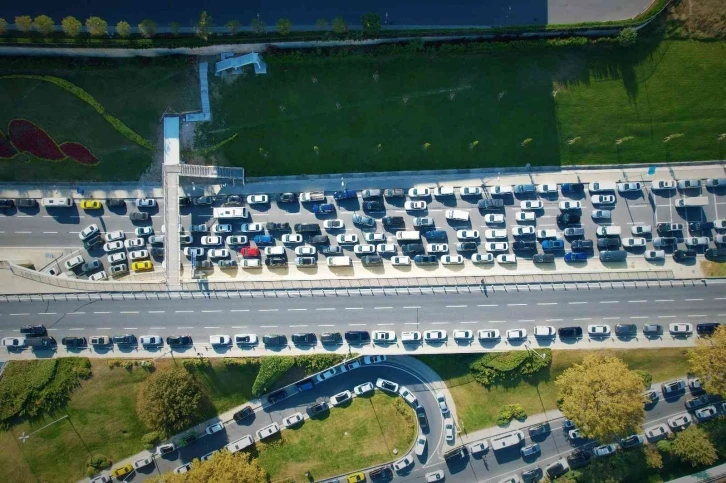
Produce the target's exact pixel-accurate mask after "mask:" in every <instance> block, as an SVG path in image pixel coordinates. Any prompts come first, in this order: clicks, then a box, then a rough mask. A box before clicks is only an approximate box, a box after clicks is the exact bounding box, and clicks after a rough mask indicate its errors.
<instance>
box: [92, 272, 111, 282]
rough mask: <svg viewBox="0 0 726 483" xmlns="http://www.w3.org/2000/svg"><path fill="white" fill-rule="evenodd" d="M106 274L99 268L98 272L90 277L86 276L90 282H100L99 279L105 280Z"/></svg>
mask: <svg viewBox="0 0 726 483" xmlns="http://www.w3.org/2000/svg"><path fill="white" fill-rule="evenodd" d="M107 278H108V276H107V275H106V272H105V271H104V270H101V271H100V272H96V273H94V274H93V275H91V276H90V277H88V280H90V281H91V282H100V281H101V280H106V279H107Z"/></svg>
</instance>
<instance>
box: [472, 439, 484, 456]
mask: <svg viewBox="0 0 726 483" xmlns="http://www.w3.org/2000/svg"><path fill="white" fill-rule="evenodd" d="M488 450H489V443H488V442H487V440H486V439H482V440H481V441H477V442H476V443H472V444H470V445H469V453H471V454H479V453H484V452H485V451H488Z"/></svg>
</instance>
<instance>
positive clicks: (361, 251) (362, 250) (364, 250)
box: [353, 245, 376, 255]
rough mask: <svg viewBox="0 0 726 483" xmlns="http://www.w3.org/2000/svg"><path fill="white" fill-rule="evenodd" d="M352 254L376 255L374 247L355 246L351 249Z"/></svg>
mask: <svg viewBox="0 0 726 483" xmlns="http://www.w3.org/2000/svg"><path fill="white" fill-rule="evenodd" d="M353 253H356V254H358V255H364V254H368V253H376V246H375V245H356V246H355V247H354V248H353Z"/></svg>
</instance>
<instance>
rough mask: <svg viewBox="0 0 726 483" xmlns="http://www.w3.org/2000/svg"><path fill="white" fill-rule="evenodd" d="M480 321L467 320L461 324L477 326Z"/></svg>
mask: <svg viewBox="0 0 726 483" xmlns="http://www.w3.org/2000/svg"><path fill="white" fill-rule="evenodd" d="M477 322H478V321H476V320H466V321H461V322H459V323H460V324H476V323H477Z"/></svg>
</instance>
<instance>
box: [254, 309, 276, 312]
mask: <svg viewBox="0 0 726 483" xmlns="http://www.w3.org/2000/svg"><path fill="white" fill-rule="evenodd" d="M278 310H280V309H257V311H258V312H277V311H278Z"/></svg>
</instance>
